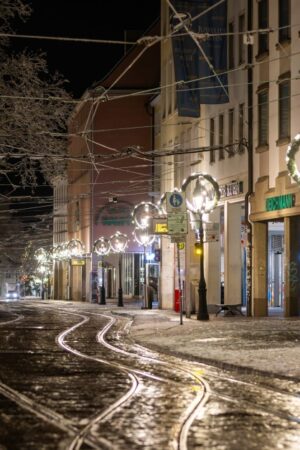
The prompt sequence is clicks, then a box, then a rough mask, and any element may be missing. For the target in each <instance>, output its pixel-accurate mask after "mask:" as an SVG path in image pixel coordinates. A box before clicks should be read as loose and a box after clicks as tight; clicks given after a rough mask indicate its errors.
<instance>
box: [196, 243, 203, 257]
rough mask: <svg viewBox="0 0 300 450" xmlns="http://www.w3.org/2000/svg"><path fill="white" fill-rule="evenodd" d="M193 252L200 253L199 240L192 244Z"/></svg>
mask: <svg viewBox="0 0 300 450" xmlns="http://www.w3.org/2000/svg"><path fill="white" fill-rule="evenodd" d="M194 252H195V255H198V256H199V255H201V253H202V249H201V244H200V242H196V243H195V245H194Z"/></svg>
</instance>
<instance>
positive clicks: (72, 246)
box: [67, 239, 84, 258]
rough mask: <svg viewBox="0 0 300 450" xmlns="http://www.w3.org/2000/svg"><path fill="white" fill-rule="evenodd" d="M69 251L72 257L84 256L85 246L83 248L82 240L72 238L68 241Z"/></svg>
mask: <svg viewBox="0 0 300 450" xmlns="http://www.w3.org/2000/svg"><path fill="white" fill-rule="evenodd" d="M67 251H68V256H70V257H74V258H76V257H77V258H80V257H82V255H83V253H84V248H83V244H82V242H81V241H80V240H79V239H71V241H69V242H68V243H67Z"/></svg>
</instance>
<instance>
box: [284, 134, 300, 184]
mask: <svg viewBox="0 0 300 450" xmlns="http://www.w3.org/2000/svg"><path fill="white" fill-rule="evenodd" d="M299 147H300V133H298V134H297V135H296V136H295V137H294V139H293V140H292V142H291V143H290V144H289V146H288V149H287V154H286V165H287V168H288V171H289V174H290V176H291V177H292V179H293V180H294V181H296V183H298V184H300V172H299V170H298V167H297V163H296V153H297V152H298V150H299Z"/></svg>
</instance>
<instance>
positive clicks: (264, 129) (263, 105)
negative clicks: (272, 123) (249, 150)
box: [258, 89, 269, 146]
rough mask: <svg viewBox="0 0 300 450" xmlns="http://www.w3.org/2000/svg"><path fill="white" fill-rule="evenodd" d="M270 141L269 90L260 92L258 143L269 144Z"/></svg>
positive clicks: (260, 144) (261, 144)
mask: <svg viewBox="0 0 300 450" xmlns="http://www.w3.org/2000/svg"><path fill="white" fill-rule="evenodd" d="M268 142H269V91H268V89H264V90H262V91H260V92H258V145H259V146H263V145H268Z"/></svg>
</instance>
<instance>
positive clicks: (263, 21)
mask: <svg viewBox="0 0 300 450" xmlns="http://www.w3.org/2000/svg"><path fill="white" fill-rule="evenodd" d="M268 3H269V1H268V0H259V2H258V28H259V29H260V30H264V29H266V28H268V27H269V17H268V14H269V8H268ZM268 50H269V33H268V32H266V33H261V32H260V33H259V35H258V53H259V54H261V53H265V52H267V51H268Z"/></svg>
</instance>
